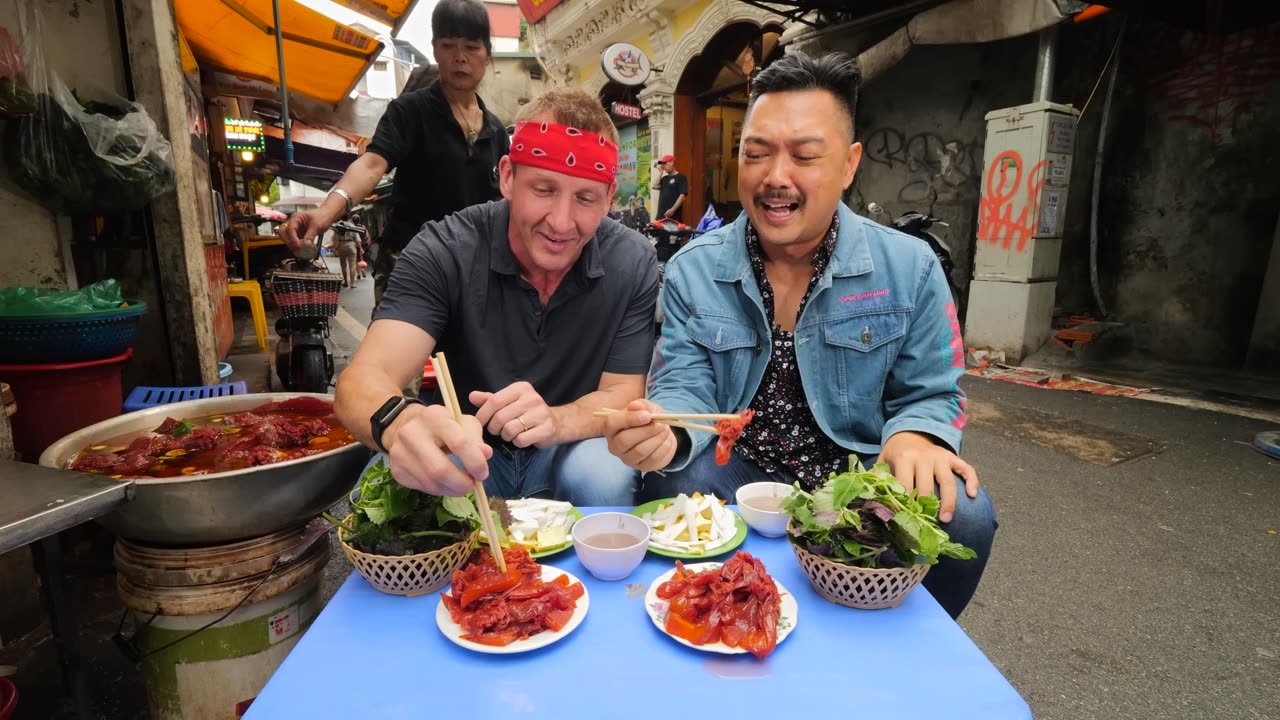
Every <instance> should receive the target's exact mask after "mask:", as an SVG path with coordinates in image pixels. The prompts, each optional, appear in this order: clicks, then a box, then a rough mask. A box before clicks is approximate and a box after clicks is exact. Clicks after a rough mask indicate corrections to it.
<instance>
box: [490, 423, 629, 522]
mask: <svg viewBox="0 0 1280 720" xmlns="http://www.w3.org/2000/svg"><path fill="white" fill-rule="evenodd" d="M637 480H639V473H638V472H636V471H635V470H634V469H632V468H629V467H627V466H626V465H624V464H623V462H622V461H621V460H619V459H618V458H617V457H615V456H614V455H613V454H612V453H610V452H609V446H608V443H607V441H606V440H605V439H604V438H591V439H589V440H580V441H578V442H575V443H569V444H568V445H557V446H556V447H552V448H547V449H545V450H539V449H538V448H532V447H528V448H512V447H506V446H501V445H500V446H498V447H495V448H494V450H493V458H492V459H491V460H489V479H488V480H485V482H484V489H485V492H487V493H489V494H490V495H492V496H494V497H505V498H520V497H537V498H555V499H556V500H567V501H569V502H571V503H573V504H574V505H575V506H577V507H591V506H597V507H598V506H620V505H621V506H630V505H632V504H633V503H634V502H635V493H636V482H637Z"/></svg>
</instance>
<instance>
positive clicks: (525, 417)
mask: <svg viewBox="0 0 1280 720" xmlns="http://www.w3.org/2000/svg"><path fill="white" fill-rule="evenodd" d="M469 399H470V400H471V404H472V405H475V406H476V407H477V408H478V410H476V419H477V420H479V421H480V424H481V425H484V426H485V428H486V429H488V431H489V432H490V433H492V434H493V435H499V436H501V437H502V439H503V440H506V441H507V442H509V443H512V444H513V445H515V446H516V447H529V446H531V445H532V446H534V447H538V448H548V447H551V446H553V445H555V444H556V437H557V436H558V434H559V432H560V423H559V421H558V420H557V419H556V415H555V412H554V411H552V409H551V408H550V407H548V406H547V401H546V400H543V399H542V396H541V395H539V394H538V391H537V390H534V389H533V386H532V385H530V384H529V383H527V382H523V381H521V382H518V383H513V384H511V385H508V386H507V387H505V388H503V389H501V390H499V391H498V392H496V393H491V392H482V391H479V390H477V391H475V392H472V393H471V395H470V398H469Z"/></svg>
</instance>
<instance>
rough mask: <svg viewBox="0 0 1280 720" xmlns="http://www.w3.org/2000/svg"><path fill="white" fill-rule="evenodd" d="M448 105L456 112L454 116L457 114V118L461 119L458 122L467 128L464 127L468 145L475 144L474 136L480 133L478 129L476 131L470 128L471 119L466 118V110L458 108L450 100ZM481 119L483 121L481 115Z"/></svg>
mask: <svg viewBox="0 0 1280 720" xmlns="http://www.w3.org/2000/svg"><path fill="white" fill-rule="evenodd" d="M449 107H451V108H453V112H454V113H455V114H456V116H457V118H458V120H460V121H461V123H460V124H462V125H465V126H466V128H467V129H466V136H467V144H468V145H475V144H476V137H477V136H478V135H479V134H480V133H479V131H477V130H472V129H471V121H470V120H468V119H467V114H466V112H465V111H463V110H462V109H460V108H459V107H458V106H457V105H454V104H453V103H452V102H451V103H449ZM481 120H482V121H483V117H482V118H481Z"/></svg>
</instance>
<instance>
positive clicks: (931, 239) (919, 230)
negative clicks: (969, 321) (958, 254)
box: [867, 203, 960, 299]
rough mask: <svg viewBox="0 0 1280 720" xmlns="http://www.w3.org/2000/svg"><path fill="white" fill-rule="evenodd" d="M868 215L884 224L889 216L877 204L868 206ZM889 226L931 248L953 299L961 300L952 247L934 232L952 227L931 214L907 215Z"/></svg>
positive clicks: (889, 223)
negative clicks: (938, 228)
mask: <svg viewBox="0 0 1280 720" xmlns="http://www.w3.org/2000/svg"><path fill="white" fill-rule="evenodd" d="M867 214H869V215H871V217H872V218H873V219H875V220H876V221H877V222H883V218H884V217H885V216H887V215H888V213H887V212H886V211H885V209H884V208H882V207H880V205H878V204H876V203H868V204H867ZM887 224H888V225H889V227H891V228H893V229H894V230H897V231H899V232H902V233H905V234H907V235H910V236H912V237H914V238H918V239H920V240H922V241H924V243H925V244H926V245H928V246H929V249H930V250H932V251H933V254H934V255H935V256H936V257H937V258H938V263H939V264H940V265H942V273H943V277H945V278H946V279H947V285H948V286H949V287H950V288H951V296H952V298H953V299H956V298H959V297H960V288H959V286H958V285H956V281H955V278H954V273H955V269H956V264H955V262H954V261H953V260H952V259H951V246H949V245H947V243H946V241H945V240H943V239H942V238H941V237H939V236H938V235H937V233H934V232H932V229H933V228H934V227H941V228H946V227H950V225H948V224H947V223H945V222H943V221H941V220H939V219H938V218H936V217H934V216H933V215H932V214H931V213H929V212H926V213H920V212H909V213H905V214H903V215H902V216H900V217H898V218H897V219H896V220H891V221H890V222H888V223H887Z"/></svg>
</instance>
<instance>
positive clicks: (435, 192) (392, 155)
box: [369, 80, 511, 250]
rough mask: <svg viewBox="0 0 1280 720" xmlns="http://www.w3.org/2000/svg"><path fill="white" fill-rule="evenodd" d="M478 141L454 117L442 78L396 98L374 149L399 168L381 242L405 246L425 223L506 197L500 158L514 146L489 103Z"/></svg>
mask: <svg viewBox="0 0 1280 720" xmlns="http://www.w3.org/2000/svg"><path fill="white" fill-rule="evenodd" d="M476 100H477V101H478V102H479V103H480V109H481V110H482V111H483V112H484V126H483V127H482V128H481V129H480V134H479V135H478V136H477V138H476V142H475V146H474V147H472V146H470V145H469V143H467V138H466V134H465V133H464V132H463V130H462V128H461V126H459V125H458V121H457V120H456V119H455V118H454V117H453V111H452V109H450V107H449V101H448V100H446V99H445V97H444V91H443V90H442V89H441V85H440V81H439V80H437V81H435V82H434V83H432V84H431V85H430V86H429V87H426V88H423V89H422V90H415V91H414V92H411V93H406V94H404V95H401V96H400V97H398V98H396V99H395V100H392V101H391V104H390V105H388V106H387V110H386V113H384V114H383V116H382V119H381V120H380V121H378V129H377V131H376V132H375V133H374V135H373V142H372V143H370V144H369V151H370V152H376V153H378V154H379V155H381V156H382V157H384V158H386V160H387V165H388V166H389V169H390V168H395V169H396V180H395V185H394V186H393V188H392V191H391V217H390V219H389V220H388V222H387V228H386V230H385V232H384V233H383V235H382V240H381V243H382V246H383V248H385V249H388V250H400V249H402V248H404V246H405V245H407V244H408V243H409V240H410V239H411V238H412V237H413V236H414V235H417V234H418V230H419V229H420V228H421V227H422V224H423V223H425V222H427V221H429V220H439V219H441V218H443V217H444V216H445V215H448V214H449V213H451V212H455V211H457V210H461V209H462V208H465V207H469V206H471V205H477V204H479V203H483V202H488V201H490V200H496V199H498V198H499V197H501V193H500V192H499V188H498V160H500V159H501V158H502V156H503V155H506V154H507V152H508V151H509V150H510V149H511V140H510V138H509V137H508V136H507V130H506V128H505V127H504V126H503V125H502V122H501V121H499V120H498V118H497V117H496V116H495V115H494V114H493V113H491V112H489V110H488V109H487V108H486V107H485V105H484V101H483V100H480V98H479V97H477V98H476Z"/></svg>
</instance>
